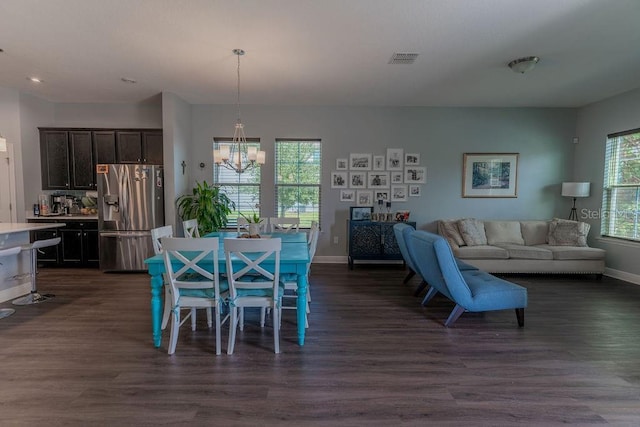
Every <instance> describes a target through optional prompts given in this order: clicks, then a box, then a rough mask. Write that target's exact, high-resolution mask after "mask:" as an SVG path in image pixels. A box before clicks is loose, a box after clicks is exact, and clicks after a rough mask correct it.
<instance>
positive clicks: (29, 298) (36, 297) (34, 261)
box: [12, 237, 61, 305]
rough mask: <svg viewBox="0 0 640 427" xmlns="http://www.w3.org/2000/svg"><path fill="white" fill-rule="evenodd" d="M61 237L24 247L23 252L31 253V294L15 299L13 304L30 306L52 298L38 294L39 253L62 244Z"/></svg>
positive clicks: (48, 295) (38, 241)
mask: <svg viewBox="0 0 640 427" xmlns="http://www.w3.org/2000/svg"><path fill="white" fill-rule="evenodd" d="M60 240H61V239H60V237H54V238H53V239H46V240H36V241H35V242H33V243H31V244H30V245H24V246H22V250H23V251H30V252H31V273H30V275H31V293H30V294H29V295H25V296H23V297H20V298H17V299H14V300H13V301H12V302H13V304H14V305H29V304H38V303H41V302H44V301H46V300H48V299H49V298H52V297H53V295H51V294H45V295H42V294H40V293H38V287H37V284H36V275H37V274H38V251H39V250H40V249H42V248H47V247H49V246H55V245H57V244H59V243H60Z"/></svg>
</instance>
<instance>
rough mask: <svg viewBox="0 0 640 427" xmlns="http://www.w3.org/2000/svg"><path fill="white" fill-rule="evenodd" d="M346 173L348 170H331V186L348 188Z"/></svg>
mask: <svg viewBox="0 0 640 427" xmlns="http://www.w3.org/2000/svg"><path fill="white" fill-rule="evenodd" d="M347 175H348V172H342V171H332V172H331V188H349V183H348V181H347Z"/></svg>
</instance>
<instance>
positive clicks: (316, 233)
mask: <svg viewBox="0 0 640 427" xmlns="http://www.w3.org/2000/svg"><path fill="white" fill-rule="evenodd" d="M318 237H320V227H319V226H318V222H317V221H312V222H311V228H310V229H309V236H308V245H309V264H311V262H312V261H313V257H314V256H315V254H316V248H317V247H318Z"/></svg>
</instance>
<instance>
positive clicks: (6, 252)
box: [0, 246, 22, 319]
mask: <svg viewBox="0 0 640 427" xmlns="http://www.w3.org/2000/svg"><path fill="white" fill-rule="evenodd" d="M21 250H22V248H21V247H20V246H14V247H13V248H6V249H0V258H2V257H5V256H10V255H16V254H18V252H20V251H21ZM0 264H2V263H0ZM15 312H16V311H15V310H14V309H13V308H0V319H4V318H5V317H9V316H11V315H12V314H13V313H15Z"/></svg>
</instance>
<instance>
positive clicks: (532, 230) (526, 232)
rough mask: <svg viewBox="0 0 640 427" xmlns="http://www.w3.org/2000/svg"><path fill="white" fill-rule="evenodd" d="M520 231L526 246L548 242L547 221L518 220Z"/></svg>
mask: <svg viewBox="0 0 640 427" xmlns="http://www.w3.org/2000/svg"><path fill="white" fill-rule="evenodd" d="M520 231H521V232H522V238H523V239H524V244H525V245H527V246H533V245H544V244H545V243H549V240H548V235H549V221H520Z"/></svg>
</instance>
